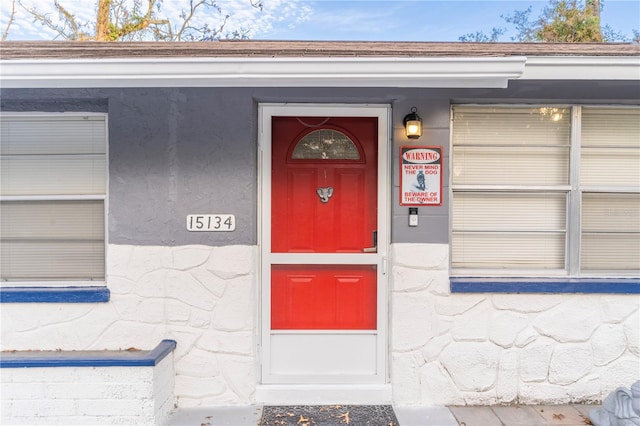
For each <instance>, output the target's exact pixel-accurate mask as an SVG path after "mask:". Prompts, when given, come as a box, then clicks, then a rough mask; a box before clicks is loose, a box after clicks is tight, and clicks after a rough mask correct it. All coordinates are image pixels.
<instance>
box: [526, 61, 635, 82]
mask: <svg viewBox="0 0 640 426" xmlns="http://www.w3.org/2000/svg"><path fill="white" fill-rule="evenodd" d="M520 79H521V80H632V81H633V80H640V57H638V56H533V57H528V58H527V63H526V65H525V69H524V73H523V74H522V76H521V77H520Z"/></svg>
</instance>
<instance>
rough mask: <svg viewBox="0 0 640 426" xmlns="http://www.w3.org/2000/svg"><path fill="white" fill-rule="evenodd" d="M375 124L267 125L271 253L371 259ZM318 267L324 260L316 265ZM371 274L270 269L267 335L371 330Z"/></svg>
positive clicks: (293, 120) (350, 268) (373, 269)
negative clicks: (354, 255) (355, 255)
mask: <svg viewBox="0 0 640 426" xmlns="http://www.w3.org/2000/svg"><path fill="white" fill-rule="evenodd" d="M377 138H378V118H377V117H360V118H354V117H330V118H325V117H273V119H272V167H271V170H272V175H271V194H272V195H271V252H272V253H316V254H335V253H344V254H346V253H359V254H363V253H372V252H375V251H376V244H377V228H378V227H377V205H378V200H377V187H378V185H377V181H378V176H377V164H378V161H377V146H378V139H377ZM320 259H322V258H320ZM376 277H377V266H376V265H371V264H353V263H350V264H332V263H331V260H330V259H327V260H326V261H320V262H319V263H318V261H317V259H316V260H315V261H314V262H313V263H309V264H280V265H279V264H273V265H272V266H271V329H272V330H375V329H376V327H377V304H376V301H377V279H376Z"/></svg>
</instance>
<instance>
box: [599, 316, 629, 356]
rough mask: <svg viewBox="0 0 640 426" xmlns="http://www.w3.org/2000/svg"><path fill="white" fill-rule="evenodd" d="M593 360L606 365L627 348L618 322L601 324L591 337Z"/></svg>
mask: <svg viewBox="0 0 640 426" xmlns="http://www.w3.org/2000/svg"><path fill="white" fill-rule="evenodd" d="M591 348H592V349H593V362H594V364H595V365H606V364H609V363H610V362H611V361H613V360H615V359H616V358H618V357H620V356H621V355H622V354H623V353H624V351H625V350H626V349H627V339H626V337H625V335H624V330H623V329H622V326H621V325H619V324H602V325H601V326H600V327H598V329H597V330H596V331H595V333H593V336H592V338H591Z"/></svg>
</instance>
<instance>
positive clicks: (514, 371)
mask: <svg viewBox="0 0 640 426" xmlns="http://www.w3.org/2000/svg"><path fill="white" fill-rule="evenodd" d="M518 383H519V376H518V351H517V350H516V349H511V350H506V351H502V353H500V362H499V364H498V381H497V382H496V387H495V391H496V397H497V400H498V402H499V403H501V404H510V403H512V402H515V401H516V399H517V398H518Z"/></svg>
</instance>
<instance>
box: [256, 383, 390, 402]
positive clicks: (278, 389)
mask: <svg viewBox="0 0 640 426" xmlns="http://www.w3.org/2000/svg"><path fill="white" fill-rule="evenodd" d="M255 397H256V402H257V403H259V404H279V405H284V404H286V405H319V404H391V399H392V394H391V385H390V384H386V385H367V384H362V385H331V384H326V385H324V384H318V385H290V384H282V385H257V386H256V393H255Z"/></svg>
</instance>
